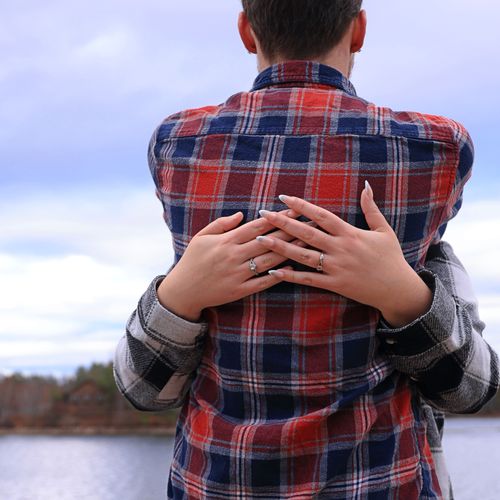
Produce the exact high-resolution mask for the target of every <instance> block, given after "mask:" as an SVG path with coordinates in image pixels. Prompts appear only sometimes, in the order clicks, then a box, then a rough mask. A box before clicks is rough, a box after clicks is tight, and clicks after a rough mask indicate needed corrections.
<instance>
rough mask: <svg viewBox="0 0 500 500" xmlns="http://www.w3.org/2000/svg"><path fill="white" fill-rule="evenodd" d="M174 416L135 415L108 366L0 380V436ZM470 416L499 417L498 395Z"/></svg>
mask: <svg viewBox="0 0 500 500" xmlns="http://www.w3.org/2000/svg"><path fill="white" fill-rule="evenodd" d="M177 414H178V411H177V410H172V411H166V412H140V411H138V410H136V409H135V408H133V407H132V405H131V404H130V403H128V402H127V401H126V400H125V398H123V396H122V395H121V394H120V393H119V392H118V390H117V388H116V385H115V381H114V378H113V368H112V364H111V363H107V364H101V363H94V364H92V366H90V367H88V368H84V367H80V368H78V370H77V371H76V373H75V374H74V375H73V376H72V377H69V378H67V379H64V380H59V379H56V378H53V377H41V376H30V377H26V376H23V375H21V374H14V375H11V376H8V377H2V378H0V431H3V432H9V431H13V432H16V431H29V430H30V429H32V430H33V429H36V430H40V429H41V430H43V429H53V430H60V431H62V432H79V431H82V432H83V431H85V432H106V431H113V432H121V431H123V432H131V431H132V432H133V431H136V430H137V431H140V432H160V433H161V432H170V433H171V432H172V431H173V429H174V427H175V421H176V418H177ZM476 415H483V416H484V415H488V416H493V415H499V416H500V394H497V395H496V397H495V398H493V400H492V401H490V402H489V403H488V404H487V405H486V407H485V408H483V409H482V410H481V411H480V412H479V413H478V414H476Z"/></svg>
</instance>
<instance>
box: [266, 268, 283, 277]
mask: <svg viewBox="0 0 500 500" xmlns="http://www.w3.org/2000/svg"><path fill="white" fill-rule="evenodd" d="M268 273H269V274H270V275H271V276H274V277H275V278H279V279H283V278H284V277H285V273H284V272H283V271H276V270H275V269H272V270H271V271H268Z"/></svg>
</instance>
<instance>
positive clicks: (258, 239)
mask: <svg viewBox="0 0 500 500" xmlns="http://www.w3.org/2000/svg"><path fill="white" fill-rule="evenodd" d="M255 239H256V240H257V241H263V242H268V243H270V242H271V238H268V237H267V236H257V238H255Z"/></svg>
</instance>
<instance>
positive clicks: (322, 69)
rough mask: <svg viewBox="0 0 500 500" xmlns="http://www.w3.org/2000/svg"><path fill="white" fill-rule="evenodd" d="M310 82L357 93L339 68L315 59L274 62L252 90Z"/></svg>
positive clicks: (259, 77) (302, 84)
mask: <svg viewBox="0 0 500 500" xmlns="http://www.w3.org/2000/svg"><path fill="white" fill-rule="evenodd" d="M297 84H298V86H307V85H310V84H316V85H327V86H331V87H335V88H338V89H340V90H343V91H344V92H347V93H348V94H351V95H353V96H355V95H356V90H355V88H354V86H353V84H352V83H351V82H350V81H349V80H348V79H347V78H346V77H345V76H344V75H343V74H342V73H341V72H340V71H338V70H336V69H335V68H332V67H331V66H326V65H325V64H320V63H318V62H313V61H287V62H284V63H280V64H274V65H273V66H270V67H269V68H267V69H265V70H264V71H262V73H260V74H259V75H258V76H257V78H256V79H255V82H254V84H253V87H252V91H255V90H261V89H263V88H266V87H271V86H274V85H277V86H282V85H286V86H288V85H297Z"/></svg>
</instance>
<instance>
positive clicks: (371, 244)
mask: <svg viewBox="0 0 500 500" xmlns="http://www.w3.org/2000/svg"><path fill="white" fill-rule="evenodd" d="M280 199H281V201H283V202H284V203H285V204H286V205H287V206H288V207H290V208H291V209H292V210H294V211H295V212H297V213H299V214H302V215H304V216H306V217H308V218H309V219H311V221H313V222H315V223H316V224H317V226H319V227H321V228H323V229H324V230H325V231H326V233H325V232H323V231H321V230H319V229H316V228H314V227H311V226H306V225H304V224H303V223H300V222H297V221H296V220H293V219H291V218H289V217H287V216H286V215H284V214H279V213H275V212H268V211H265V210H264V211H261V215H262V216H263V217H264V218H265V219H266V220H267V221H269V223H271V224H273V225H274V226H275V227H277V228H280V229H282V230H283V231H285V232H286V233H288V234H289V235H290V236H293V237H295V238H298V239H299V240H301V241H303V242H304V243H306V244H307V245H308V247H312V248H303V247H302V248H300V247H298V246H296V245H290V244H288V243H286V242H285V241H280V240H278V239H276V238H273V237H270V236H259V237H258V238H257V240H258V241H259V242H260V243H261V245H262V247H263V248H266V249H268V250H270V251H273V252H276V253H278V254H281V255H282V256H283V257H286V258H287V259H292V260H294V261H296V262H299V263H301V264H305V265H307V266H309V267H311V268H315V269H318V268H320V267H321V265H320V264H322V272H297V271H293V270H278V271H274V270H273V271H270V274H271V275H273V276H275V277H276V278H279V279H282V280H284V281H289V282H292V283H298V284H302V285H309V286H314V287H318V288H323V289H325V290H330V291H332V292H335V293H338V294H340V295H343V296H344V297H348V298H350V299H352V300H355V301H357V302H361V303H363V304H367V305H370V306H372V307H375V308H377V309H379V310H380V311H381V313H382V315H383V316H384V318H385V319H386V321H388V322H389V323H390V324H391V325H392V326H394V327H400V326H403V325H406V324H408V323H411V322H412V321H414V320H415V319H416V318H418V317H419V316H421V315H422V314H424V313H425V312H426V311H427V310H428V309H429V308H430V305H431V303H432V292H431V291H430V290H429V288H428V287H427V285H426V284H425V283H424V281H423V280H422V279H421V278H420V277H419V276H418V274H417V273H416V272H415V271H414V270H413V269H412V268H411V267H410V265H409V264H408V263H407V262H406V260H405V258H404V256H403V252H402V250H401V246H400V244H399V241H398V239H397V237H396V234H395V233H394V231H393V230H392V228H391V226H390V225H389V224H388V223H387V221H386V220H385V217H384V216H383V214H382V213H381V212H380V210H379V209H378V207H377V205H376V204H375V202H374V200H373V191H372V190H371V187H370V185H369V184H368V182H367V183H366V188H365V189H364V190H363V192H362V194H361V208H362V210H363V213H364V215H365V218H366V221H367V223H368V226H369V227H370V229H371V230H369V231H366V230H362V229H358V228H356V227H354V226H351V225H350V224H348V223H347V222H345V221H343V220H342V219H340V218H339V217H337V216H336V215H334V214H333V213H331V212H329V211H328V210H325V209H323V208H320V207H318V206H316V205H313V204H311V203H308V202H306V201H304V200H302V199H300V198H295V197H288V196H280ZM318 270H320V269H318Z"/></svg>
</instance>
